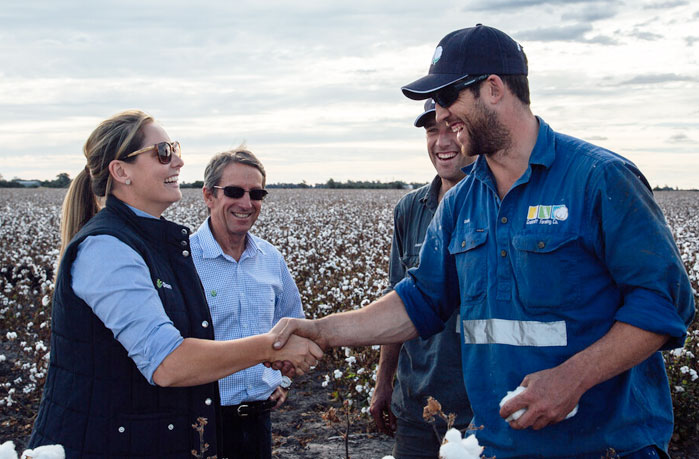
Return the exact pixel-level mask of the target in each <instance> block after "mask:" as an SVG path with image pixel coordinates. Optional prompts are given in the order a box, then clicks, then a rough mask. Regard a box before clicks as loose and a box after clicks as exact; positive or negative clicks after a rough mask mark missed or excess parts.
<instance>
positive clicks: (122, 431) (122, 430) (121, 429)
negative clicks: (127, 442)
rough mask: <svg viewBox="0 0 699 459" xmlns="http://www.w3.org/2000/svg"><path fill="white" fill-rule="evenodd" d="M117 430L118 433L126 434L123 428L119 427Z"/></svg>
mask: <svg viewBox="0 0 699 459" xmlns="http://www.w3.org/2000/svg"><path fill="white" fill-rule="evenodd" d="M117 430H118V431H119V433H124V432H126V429H125V428H124V426H121V427H119V428H118V429H117Z"/></svg>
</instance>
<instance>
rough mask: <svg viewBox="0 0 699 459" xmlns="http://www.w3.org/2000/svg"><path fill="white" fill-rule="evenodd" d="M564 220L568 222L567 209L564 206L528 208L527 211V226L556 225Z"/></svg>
mask: <svg viewBox="0 0 699 459" xmlns="http://www.w3.org/2000/svg"><path fill="white" fill-rule="evenodd" d="M566 220H568V207H566V205H565V204H559V205H555V206H544V205H541V204H540V205H538V206H529V210H528V211H527V225H532V224H535V223H538V224H540V225H557V224H558V222H562V221H566Z"/></svg>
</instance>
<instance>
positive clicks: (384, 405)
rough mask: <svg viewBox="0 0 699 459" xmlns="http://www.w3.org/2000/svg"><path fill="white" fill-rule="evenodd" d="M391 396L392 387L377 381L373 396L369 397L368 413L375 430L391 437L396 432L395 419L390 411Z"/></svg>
mask: <svg viewBox="0 0 699 459" xmlns="http://www.w3.org/2000/svg"><path fill="white" fill-rule="evenodd" d="M392 395H393V387H391V385H390V384H385V383H383V382H381V381H377V383H376V387H374V395H372V396H371V406H370V407H369V412H370V413H371V416H372V417H373V418H374V422H376V428H377V429H379V432H382V433H385V434H386V435H389V436H391V437H392V436H393V433H394V432H395V431H396V417H395V415H394V414H393V411H391V397H392Z"/></svg>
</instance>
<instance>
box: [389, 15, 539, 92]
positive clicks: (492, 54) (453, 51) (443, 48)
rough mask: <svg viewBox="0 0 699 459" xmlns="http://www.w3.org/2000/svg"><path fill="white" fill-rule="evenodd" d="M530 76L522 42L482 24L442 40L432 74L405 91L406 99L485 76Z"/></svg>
mask: <svg viewBox="0 0 699 459" xmlns="http://www.w3.org/2000/svg"><path fill="white" fill-rule="evenodd" d="M527 73H528V72H527V58H526V56H525V55H524V51H522V47H521V46H520V45H519V43H517V42H516V41H514V40H513V39H512V38H510V37H509V36H508V35H507V34H505V33H503V32H501V31H499V30H498V29H494V28H492V27H488V26H484V25H482V24H478V25H477V26H476V27H470V28H468V29H461V30H456V31H454V32H452V33H450V34H449V35H447V36H446V37H444V38H442V41H440V42H439V45H437V48H436V49H435V51H434V55H433V56H432V62H431V64H430V70H429V73H428V75H426V76H424V77H422V78H420V79H419V80H416V81H413V82H412V83H410V84H408V85H405V86H403V88H401V89H402V90H403V94H405V96H406V97H409V98H410V99H414V100H422V99H427V98H429V97H430V95H431V94H432V93H435V92H437V91H439V90H440V89H442V88H445V87H447V86H449V85H452V84H454V83H457V82H458V83H461V85H462V89H463V88H465V87H466V86H468V85H469V84H473V83H474V82H476V81H477V79H478V78H479V77H482V76H483V75H489V74H496V75H527ZM439 102H440V101H439V100H438V101H437V103H438V104H439Z"/></svg>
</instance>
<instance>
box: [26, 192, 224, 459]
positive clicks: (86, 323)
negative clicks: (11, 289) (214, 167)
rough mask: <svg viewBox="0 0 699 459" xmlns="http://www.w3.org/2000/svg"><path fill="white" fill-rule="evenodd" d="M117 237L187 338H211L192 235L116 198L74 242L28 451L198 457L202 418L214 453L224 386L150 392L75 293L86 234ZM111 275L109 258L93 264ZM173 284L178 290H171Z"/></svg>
mask: <svg viewBox="0 0 699 459" xmlns="http://www.w3.org/2000/svg"><path fill="white" fill-rule="evenodd" d="M97 234H108V235H112V236H114V237H117V238H118V239H119V240H121V241H122V242H124V243H125V244H127V245H129V246H130V247H132V248H133V249H134V250H136V252H138V253H139V254H141V256H142V257H143V259H144V260H145V262H146V265H147V266H148V268H149V269H150V274H151V278H152V281H153V285H154V286H155V287H156V289H157V291H158V294H159V295H160V299H161V300H162V303H163V307H164V308H165V312H166V313H167V315H168V316H169V317H170V319H171V320H172V322H173V323H174V325H175V327H177V329H178V330H179V331H180V333H181V334H182V336H183V337H185V338H186V337H195V338H204V339H214V331H213V327H212V326H211V325H210V324H211V323H212V322H211V316H210V313H209V308H208V306H207V304H206V298H205V296H204V291H203V289H202V286H201V282H200V280H199V277H198V276H197V272H196V269H195V268H194V264H193V263H192V258H191V256H190V255H189V250H190V249H189V229H188V228H186V227H184V226H181V225H177V224H175V223H172V222H169V221H167V220H164V219H160V220H156V219H152V218H143V217H137V216H136V215H135V214H134V213H133V212H132V211H131V210H130V209H129V208H128V207H127V206H126V205H124V204H123V203H122V202H121V201H119V200H118V199H117V198H115V197H113V196H110V197H109V198H108V200H107V206H106V207H105V208H104V209H102V210H101V211H100V212H99V213H98V214H97V215H96V216H95V217H94V218H92V219H91V220H90V221H89V222H88V223H87V224H86V225H85V226H84V227H83V228H82V229H81V230H80V232H79V233H78V234H77V235H76V236H75V237H74V238H73V240H72V241H71V242H70V244H69V245H68V247H67V248H66V251H65V254H64V256H63V260H62V262H61V266H60V270H59V275H58V278H57V280H56V289H55V293H54V297H53V312H52V329H51V356H50V361H49V370H48V375H47V378H46V384H45V387H44V394H43V397H42V400H41V405H40V407H39V413H38V415H37V418H36V421H35V423H34V431H33V432H32V436H31V439H30V442H29V446H30V447H32V448H34V447H36V446H39V445H45V444H61V445H63V447H64V448H65V450H66V455H67V457H84V458H98V457H100V458H102V457H158V458H176V457H177V458H191V457H192V454H191V451H192V450H196V451H199V450H200V442H199V434H198V433H197V432H196V431H195V430H194V429H193V428H192V425H193V424H195V423H196V422H197V418H199V417H204V418H207V419H208V425H207V426H206V428H205V429H204V433H205V442H207V443H208V444H209V450H208V451H207V452H206V454H205V455H204V457H206V456H209V455H210V456H213V455H215V454H216V436H217V429H216V425H217V422H216V418H217V416H218V414H219V413H218V406H219V393H218V386H217V383H215V382H214V383H210V384H204V385H201V386H195V387H182V388H163V387H158V386H152V385H150V384H149V383H148V381H146V379H145V378H144V377H143V375H142V374H141V373H140V372H139V370H138V368H137V367H136V365H135V364H134V362H133V361H132V360H131V359H130V358H129V356H128V355H127V353H126V350H125V349H124V348H123V347H122V346H121V344H119V342H118V341H117V340H116V339H114V336H113V334H112V332H111V331H110V330H109V329H107V328H106V327H105V326H104V324H103V323H102V321H101V320H100V319H98V318H97V317H96V316H95V315H94V314H93V312H92V310H91V309H90V308H89V307H88V306H87V304H85V302H83V301H82V300H81V299H80V298H78V297H77V296H76V295H75V293H74V292H73V290H72V288H71V276H70V271H71V265H72V263H73V261H74V260H75V256H76V254H77V250H78V246H79V245H80V242H81V241H82V240H83V239H85V238H86V237H87V236H91V235H97ZM95 269H109V259H108V258H106V259H104V260H95ZM168 287H171V288H168Z"/></svg>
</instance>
